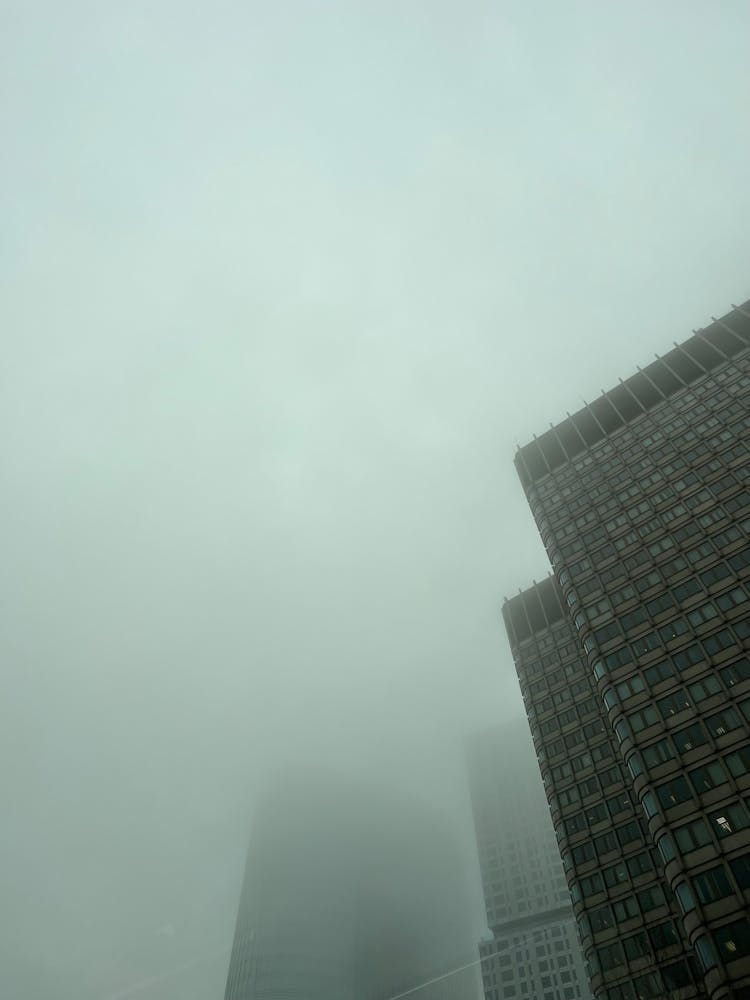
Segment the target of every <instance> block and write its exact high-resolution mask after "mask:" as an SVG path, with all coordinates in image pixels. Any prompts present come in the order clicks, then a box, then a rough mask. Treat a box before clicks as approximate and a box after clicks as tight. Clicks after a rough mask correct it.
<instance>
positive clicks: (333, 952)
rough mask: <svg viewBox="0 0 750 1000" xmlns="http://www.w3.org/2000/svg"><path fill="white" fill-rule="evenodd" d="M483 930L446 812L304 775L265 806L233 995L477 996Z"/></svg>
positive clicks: (246, 998)
mask: <svg viewBox="0 0 750 1000" xmlns="http://www.w3.org/2000/svg"><path fill="white" fill-rule="evenodd" d="M471 930H472V922H471V919H470V913H469V907H468V891H467V882H466V879H465V877H464V871H463V867H462V865H461V863H460V860H459V854H458V852H457V850H456V847H455V844H454V842H453V838H452V836H451V834H450V832H449V831H448V829H447V828H446V826H445V824H444V823H443V822H442V820H441V818H440V817H439V816H438V815H435V814H434V812H433V811H432V810H431V809H429V808H427V807H426V806H424V805H423V804H421V803H419V802H418V801H415V800H414V798H406V797H404V796H403V795H398V794H395V793H393V792H390V791H384V790H383V789H382V788H376V787H372V786H369V787H368V786H365V785H363V784H361V783H358V782H357V783H355V782H353V781H352V780H350V779H346V778H343V777H341V776H336V777H334V776H331V775H327V774H320V773H318V772H317V771H312V772H310V773H306V774H304V775H295V776H294V777H291V778H287V779H285V780H282V781H279V782H277V783H276V785H275V786H274V788H273V790H272V791H271V792H269V794H267V795H266V797H265V798H264V799H262V800H261V801H260V802H259V804H258V810H257V820H256V822H255V824H254V829H253V834H252V838H251V842H250V848H249V852H248V858H247V865H246V870H245V879H244V884H243V887H242V893H241V897H240V905H239V912H238V916H237V925H236V932H235V940H234V946H233V949H232V954H231V958H230V963H229V972H228V976H227V985H226V992H225V997H226V1000H392V998H396V997H399V996H401V995H402V994H406V995H408V996H409V998H410V1000H477V998H478V996H479V986H478V982H479V975H478V969H477V966H476V963H474V965H471V964H470V963H471V962H472V960H473V959H474V958H475V954H474V949H473V943H472V940H471V938H472V934H471ZM465 966H466V968H464V967H465ZM456 970H460V971H456Z"/></svg>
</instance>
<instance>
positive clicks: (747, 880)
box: [729, 854, 750, 891]
mask: <svg viewBox="0 0 750 1000" xmlns="http://www.w3.org/2000/svg"><path fill="white" fill-rule="evenodd" d="M729 867H730V868H731V869H732V874H733V875H734V877H735V880H736V882H737V885H738V886H739V887H740V889H742V890H743V891H747V890H748V889H750V854H741V855H740V857H739V858H734V859H733V860H732V861H730V862H729Z"/></svg>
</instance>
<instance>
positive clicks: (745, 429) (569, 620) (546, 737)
mask: <svg viewBox="0 0 750 1000" xmlns="http://www.w3.org/2000/svg"><path fill="white" fill-rule="evenodd" d="M516 467H517V470H518V474H519V476H520V478H521V482H522V484H523V487H524V490H525V492H526V496H527V498H528V501H529V505H530V507H531V510H532V513H533V515H534V518H535V520H536V523H537V526H538V528H539V531H540V533H541V536H542V540H543V542H544V544H545V546H546V549H547V552H548V554H549V557H550V560H551V562H552V566H553V569H554V571H555V579H548V580H545V581H544V582H543V583H541V584H537V585H534V586H533V587H531V588H529V589H528V590H526V591H524V592H523V593H520V594H519V595H518V596H516V597H514V598H512V599H511V600H509V601H507V602H506V604H505V606H504V609H503V613H504V617H505V623H506V628H507V631H508V636H509V639H510V643H511V646H512V649H513V655H514V658H515V662H516V667H517V671H518V676H519V680H520V682H521V690H522V693H523V697H524V701H525V704H526V709H527V714H528V717H529V722H530V725H531V730H532V734H533V739H534V744H535V747H536V752H537V756H538V758H539V762H540V765H541V771H542V776H543V779H544V783H545V786H546V790H547V796H548V799H549V803H550V808H551V812H552V819H553V821H554V824H555V829H556V832H557V836H558V841H559V843H560V848H561V851H562V857H563V862H564V866H565V869H566V872H567V878H568V883H569V885H570V888H571V893H572V895H573V898H574V901H575V904H574V905H575V911H576V916H577V919H578V923H579V927H580V930H581V935H582V940H583V946H584V951H585V954H586V957H587V959H588V962H589V965H590V970H591V975H592V986H593V989H594V993H595V995H596V997H597V998H598V997H606V998H607V1000H641V998H663V997H671V998H679V1000H683V998H684V1000H687V998H690V997H706V996H707V997H709V998H710V1000H748V998H750V919H749V918H748V909H749V907H750V659H749V658H748V649H749V648H750V302H746V303H745V304H744V305H743V306H741V307H736V308H734V309H733V310H732V312H730V313H728V314H727V315H726V316H724V317H723V318H722V319H718V320H715V321H714V322H712V324H711V325H710V326H708V327H707V328H706V329H704V330H700V331H698V332H696V333H695V334H694V336H693V337H692V338H690V339H688V340H686V341H685V342H683V343H682V344H680V345H676V346H675V347H674V349H673V350H670V351H669V352H668V353H667V354H666V355H664V356H663V357H662V358H657V360H656V361H652V362H651V363H650V364H648V366H647V367H645V368H644V369H643V370H639V371H638V372H637V374H635V375H633V376H631V377H630V378H629V379H627V381H625V382H620V384H619V385H618V386H617V387H616V388H614V389H612V390H611V391H610V392H607V393H605V394H603V395H602V396H601V397H599V398H598V399H596V400H595V401H594V402H593V403H592V404H591V405H590V406H588V405H587V406H585V407H584V408H583V409H581V410H579V411H578V412H577V413H575V414H574V415H573V416H568V418H567V419H566V420H564V421H562V422H561V423H560V424H558V425H557V426H555V427H552V428H551V429H550V430H548V431H546V432H545V433H544V434H543V435H541V436H540V437H539V438H538V439H535V440H534V441H533V442H531V443H530V444H528V445H526V446H525V447H524V448H522V449H520V450H519V452H518V454H517V456H516Z"/></svg>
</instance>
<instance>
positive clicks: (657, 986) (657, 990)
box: [633, 972, 664, 1000]
mask: <svg viewBox="0 0 750 1000" xmlns="http://www.w3.org/2000/svg"><path fill="white" fill-rule="evenodd" d="M633 986H634V988H635V995H636V996H637V997H638V1000H652V998H657V997H659V998H663V996H664V990H663V989H662V985H661V979H660V978H659V974H658V973H656V972H647V973H646V974H645V975H643V976H638V978H637V979H634V980H633Z"/></svg>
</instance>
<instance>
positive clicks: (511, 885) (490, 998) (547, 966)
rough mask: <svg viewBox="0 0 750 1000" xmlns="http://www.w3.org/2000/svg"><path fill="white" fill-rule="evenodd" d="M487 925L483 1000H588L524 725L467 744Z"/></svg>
mask: <svg viewBox="0 0 750 1000" xmlns="http://www.w3.org/2000/svg"><path fill="white" fill-rule="evenodd" d="M467 761H468V768H469V784H470V788H471V800H472V808H473V813H474V826H475V830H476V838H477V851H478V855H479V868H480V873H481V877H482V889H483V892H484V899H485V907H486V910H487V923H488V926H489V927H490V929H491V931H492V936H491V937H490V938H489V939H487V940H485V941H482V943H481V944H480V957H481V959H482V979H483V984H484V994H485V998H486V1000H504V998H505V997H507V998H509V1000H510V998H518V1000H524V998H527V1000H528V998H531V1000H590V997H591V993H590V991H589V986H588V976H587V974H586V970H585V967H584V963H583V954H582V951H581V946H580V943H579V941H578V933H577V929H576V923H575V919H574V916H573V910H572V907H571V902H570V894H569V892H568V886H567V883H566V880H565V874H564V872H563V868H562V864H561V861H560V854H559V852H558V849H557V842H556V840H555V832H554V829H553V826H552V823H551V821H550V816H549V810H548V808H547V800H546V798H545V794H544V787H543V785H542V783H541V781H540V780H539V771H538V768H537V762H536V758H535V756H534V750H533V747H532V745H531V742H530V740H529V734H528V727H527V726H526V724H525V722H523V721H521V722H520V723H515V724H511V725H509V726H506V727H503V728H497V729H492V730H488V731H487V732H483V733H478V734H476V735H475V736H473V737H472V738H471V740H469V741H468V744H467Z"/></svg>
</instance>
